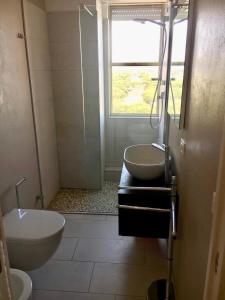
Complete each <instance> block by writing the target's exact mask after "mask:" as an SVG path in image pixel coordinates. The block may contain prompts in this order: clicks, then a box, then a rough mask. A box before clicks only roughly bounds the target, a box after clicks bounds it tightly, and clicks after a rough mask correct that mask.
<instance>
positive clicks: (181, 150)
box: [180, 139, 186, 156]
mask: <svg viewBox="0 0 225 300" xmlns="http://www.w3.org/2000/svg"><path fill="white" fill-rule="evenodd" d="M185 152H186V142H185V140H184V139H180V153H181V155H183V156H184V155H185Z"/></svg>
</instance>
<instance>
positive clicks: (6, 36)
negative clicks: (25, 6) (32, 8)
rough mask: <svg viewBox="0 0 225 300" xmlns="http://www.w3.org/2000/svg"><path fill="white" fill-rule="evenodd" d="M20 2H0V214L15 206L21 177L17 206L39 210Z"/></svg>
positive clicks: (34, 143)
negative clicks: (24, 178) (17, 187)
mask: <svg viewBox="0 0 225 300" xmlns="http://www.w3.org/2000/svg"><path fill="white" fill-rule="evenodd" d="M23 35H24V32H23V21H22V9H21V2H20V1H19V0H7V1H5V0H0V41H1V42H0V170H1V172H0V201H1V203H2V206H3V212H4V211H7V210H9V209H11V208H13V207H16V195H15V183H16V182H18V181H19V180H20V179H21V178H22V177H24V176H25V177H27V181H26V182H25V183H24V184H23V185H22V186H20V200H21V206H22V207H26V208H34V207H40V204H39V203H37V202H36V196H37V195H38V194H40V181H39V176H38V161H37V152H36V142H35V131H34V123H33V114H32V104H31V95H30V87H29V80H28V69H27V61H26V51H25V43H24V38H23Z"/></svg>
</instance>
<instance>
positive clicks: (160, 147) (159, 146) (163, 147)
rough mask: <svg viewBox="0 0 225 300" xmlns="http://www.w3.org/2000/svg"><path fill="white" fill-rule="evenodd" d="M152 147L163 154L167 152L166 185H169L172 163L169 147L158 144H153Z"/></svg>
mask: <svg viewBox="0 0 225 300" xmlns="http://www.w3.org/2000/svg"><path fill="white" fill-rule="evenodd" d="M152 147H155V148H157V149H159V150H161V151H163V152H165V183H166V184H168V183H169V162H170V150H169V146H168V145H165V144H162V145H159V144H157V143H152Z"/></svg>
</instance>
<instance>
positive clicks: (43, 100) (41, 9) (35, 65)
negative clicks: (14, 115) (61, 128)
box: [24, 0, 59, 206]
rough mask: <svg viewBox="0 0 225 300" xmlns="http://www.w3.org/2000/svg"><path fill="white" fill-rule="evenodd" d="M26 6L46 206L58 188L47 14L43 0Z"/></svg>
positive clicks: (31, 2)
mask: <svg viewBox="0 0 225 300" xmlns="http://www.w3.org/2000/svg"><path fill="white" fill-rule="evenodd" d="M24 8H25V24H26V31H27V43H28V53H29V62H30V72H31V85H32V94H33V101H34V113H35V123H36V131H37V140H38V152H39V160H40V171H41V181H42V187H43V195H44V203H45V206H47V205H48V204H49V202H50V201H51V200H53V198H54V197H55V194H56V193H57V191H58V189H59V169H58V153H57V143H56V128H55V112H54V103H53V88H52V74H51V61H50V51H49V39H48V27H47V14H46V12H45V6H44V1H43V0H35V1H33V0H25V1H24Z"/></svg>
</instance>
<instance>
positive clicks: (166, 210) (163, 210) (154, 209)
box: [118, 205, 170, 213]
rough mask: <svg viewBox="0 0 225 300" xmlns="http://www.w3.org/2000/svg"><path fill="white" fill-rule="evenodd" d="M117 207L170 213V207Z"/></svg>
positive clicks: (119, 206)
mask: <svg viewBox="0 0 225 300" xmlns="http://www.w3.org/2000/svg"><path fill="white" fill-rule="evenodd" d="M118 208H121V209H130V210H141V211H152V212H153V211H154V212H159V213H170V209H166V208H153V207H144V206H131V205H118Z"/></svg>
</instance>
